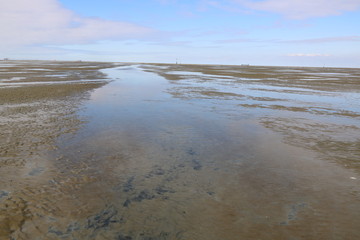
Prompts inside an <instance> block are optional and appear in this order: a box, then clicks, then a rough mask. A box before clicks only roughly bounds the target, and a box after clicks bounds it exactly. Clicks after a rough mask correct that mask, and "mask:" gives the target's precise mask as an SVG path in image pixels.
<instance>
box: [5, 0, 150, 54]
mask: <svg viewBox="0 0 360 240" xmlns="http://www.w3.org/2000/svg"><path fill="white" fill-rule="evenodd" d="M0 6H1V7H0V32H1V38H0V45H1V46H2V47H6V46H9V47H11V46H15V47H16V46H22V45H34V44H53V45H54V44H78V43H89V42H95V41H98V40H104V39H107V40H109V39H114V40H116V39H131V38H141V37H143V36H146V35H148V34H151V33H152V32H153V30H151V29H149V28H146V27H142V26H138V25H135V24H132V23H128V22H118V21H109V20H105V19H100V18H91V17H83V16H79V15H77V14H76V13H74V12H73V11H70V10H68V9H66V8H64V7H63V6H61V4H59V2H58V0H31V1H29V0H0Z"/></svg>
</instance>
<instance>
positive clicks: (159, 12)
mask: <svg viewBox="0 0 360 240" xmlns="http://www.w3.org/2000/svg"><path fill="white" fill-rule="evenodd" d="M0 34H1V35H0V59H1V58H10V59H39V60H83V61H87V60H88V61H111V62H149V63H153V62H158V63H175V62H178V63H184V64H186V63H191V64H234V65H237V64H250V65H267V66H311V67H323V66H325V67H357V68H360V0H219V1H216V0H193V1H190V0H182V1H180V0H143V1H141V0H138V1H136V0H101V1H89V0H76V1H74V0H31V1H30V0H0Z"/></svg>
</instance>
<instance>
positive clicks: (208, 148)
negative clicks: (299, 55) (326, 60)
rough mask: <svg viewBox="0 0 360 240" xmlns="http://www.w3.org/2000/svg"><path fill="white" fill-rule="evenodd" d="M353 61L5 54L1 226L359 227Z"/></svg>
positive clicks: (67, 232) (336, 235)
mask: <svg viewBox="0 0 360 240" xmlns="http://www.w3.org/2000/svg"><path fill="white" fill-rule="evenodd" d="M359 77H360V72H359V69H342V68H301V67H268V66H223V65H218V66H216V65H183V64H177V65H169V64H168V65H167V64H126V63H100V62H55V61H9V62H6V64H0V113H1V114H0V176H1V178H0V239H18V240H22V239H24V240H25V239H26V240H27V239H37V240H49V239H50V240H52V239H54V240H57V239H64V240H75V239H76V240H82V239H87V240H88V239H89V240H102V239H115V240H173V239H178V240H188V239H196V240H218V239H231V240H232V239H259V240H278V239H297V240H321V239H326V240H328V239H358V238H359V236H360V230H359V228H358V226H360V216H359V209H360V201H359V200H360V187H359V186H360V185H359V179H360V176H359V174H360V172H359V159H360V153H359V149H360V145H359V143H360V138H359V136H360V121H359V116H360V105H359V103H360V95H359V94H360V88H359V87H360V84H359V83H360V82H359V81H360V80H359Z"/></svg>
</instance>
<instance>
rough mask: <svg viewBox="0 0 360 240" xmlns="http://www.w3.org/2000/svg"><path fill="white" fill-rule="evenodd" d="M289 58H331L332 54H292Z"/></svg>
mask: <svg viewBox="0 0 360 240" xmlns="http://www.w3.org/2000/svg"><path fill="white" fill-rule="evenodd" d="M286 56H288V57H330V56H331V55H330V54H321V53H291V54H287V55H286Z"/></svg>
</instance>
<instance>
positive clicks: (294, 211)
mask: <svg viewBox="0 0 360 240" xmlns="http://www.w3.org/2000/svg"><path fill="white" fill-rule="evenodd" d="M306 206H307V204H306V203H297V204H293V205H291V206H290V209H289V211H288V214H287V219H286V221H283V222H281V223H280V225H288V224H289V222H290V221H293V220H296V218H297V215H298V213H299V211H301V210H302V209H304V208H305V207H306Z"/></svg>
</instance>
